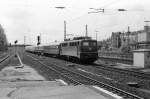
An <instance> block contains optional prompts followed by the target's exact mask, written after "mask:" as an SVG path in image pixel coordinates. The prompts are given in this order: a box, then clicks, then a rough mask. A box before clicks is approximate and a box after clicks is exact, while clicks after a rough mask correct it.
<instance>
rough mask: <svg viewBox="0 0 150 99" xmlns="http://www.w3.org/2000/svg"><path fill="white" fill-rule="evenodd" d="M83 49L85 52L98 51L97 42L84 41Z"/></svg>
mask: <svg viewBox="0 0 150 99" xmlns="http://www.w3.org/2000/svg"><path fill="white" fill-rule="evenodd" d="M81 51H83V52H93V51H94V52H95V51H97V42H96V41H83V42H82V47H81Z"/></svg>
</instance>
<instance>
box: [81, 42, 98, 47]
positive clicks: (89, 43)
mask: <svg viewBox="0 0 150 99" xmlns="http://www.w3.org/2000/svg"><path fill="white" fill-rule="evenodd" d="M82 45H83V46H96V45H97V44H96V42H95V41H92V42H91V41H90V42H89V41H84V42H83V44H82Z"/></svg>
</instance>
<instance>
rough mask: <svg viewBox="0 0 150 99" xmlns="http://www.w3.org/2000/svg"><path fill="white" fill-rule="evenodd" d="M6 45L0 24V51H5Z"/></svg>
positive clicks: (5, 38)
mask: <svg viewBox="0 0 150 99" xmlns="http://www.w3.org/2000/svg"><path fill="white" fill-rule="evenodd" d="M7 45H8V41H7V37H6V34H5V32H4V29H3V27H2V25H1V24H0V51H4V50H7Z"/></svg>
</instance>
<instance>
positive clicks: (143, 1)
mask: <svg viewBox="0 0 150 99" xmlns="http://www.w3.org/2000/svg"><path fill="white" fill-rule="evenodd" d="M0 2H1V3H0V24H1V25H2V26H3V28H4V29H5V33H6V35H7V38H8V41H9V42H10V43H14V41H15V40H18V43H19V44H23V43H24V42H25V43H26V44H34V45H35V44H36V43H37V36H38V35H41V41H42V42H41V43H42V44H46V43H47V44H48V43H51V42H54V41H55V40H57V41H62V40H63V38H64V37H63V35H64V20H65V21H66V23H67V34H72V35H68V36H67V38H70V37H73V36H84V35H85V25H86V24H87V25H88V36H91V37H92V38H93V39H95V38H96V31H97V38H98V40H104V39H107V38H108V37H110V36H111V34H112V32H118V31H121V32H123V31H127V27H128V26H130V30H131V31H136V30H141V29H143V26H144V25H145V23H144V21H145V20H150V13H149V12H150V8H149V6H150V1H149V0H0ZM58 6H64V7H65V9H56V8H55V7H58ZM89 8H96V9H98V8H104V9H105V12H104V13H102V12H100V13H91V14H88V12H91V11H96V10H94V9H89ZM117 9H126V10H127V11H124V12H119V11H117ZM24 38H25V39H24Z"/></svg>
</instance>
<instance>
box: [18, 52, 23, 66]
mask: <svg viewBox="0 0 150 99" xmlns="http://www.w3.org/2000/svg"><path fill="white" fill-rule="evenodd" d="M17 57H18V59H19V62H20V64H21V67H23V63H22V61H21V58H20V56H19V54H18V53H17Z"/></svg>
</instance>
